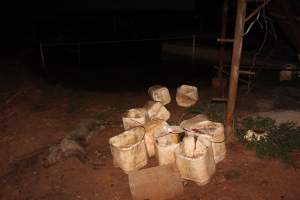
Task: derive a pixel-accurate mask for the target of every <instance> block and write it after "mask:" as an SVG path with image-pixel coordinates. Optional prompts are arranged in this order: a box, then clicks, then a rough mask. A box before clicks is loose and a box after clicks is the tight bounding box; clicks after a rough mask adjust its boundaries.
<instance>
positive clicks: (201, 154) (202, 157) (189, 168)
mask: <svg viewBox="0 0 300 200" xmlns="http://www.w3.org/2000/svg"><path fill="white" fill-rule="evenodd" d="M175 158H176V166H177V168H178V170H179V172H180V175H181V177H182V178H183V179H186V180H191V181H194V182H196V183H197V184H198V185H200V186H201V185H205V184H207V183H208V182H209V181H210V179H211V176H212V175H213V174H214V172H215V169H216V168H215V161H214V158H213V151H212V144H211V141H210V140H209V139H208V138H206V137H203V136H198V137H197V136H196V144H195V149H194V153H193V156H192V157H189V156H187V155H186V152H185V147H184V142H182V143H180V145H179V146H178V147H177V148H176V149H175Z"/></svg>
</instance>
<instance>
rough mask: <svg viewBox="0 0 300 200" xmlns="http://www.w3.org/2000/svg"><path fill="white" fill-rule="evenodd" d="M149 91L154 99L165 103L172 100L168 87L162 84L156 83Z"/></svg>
mask: <svg viewBox="0 0 300 200" xmlns="http://www.w3.org/2000/svg"><path fill="white" fill-rule="evenodd" d="M148 93H149V95H150V97H151V98H152V100H153V101H159V102H161V103H162V104H163V105H166V104H168V103H170V102H171V96H170V93H169V90H168V88H166V87H164V86H161V85H154V86H151V87H150V88H149V89H148Z"/></svg>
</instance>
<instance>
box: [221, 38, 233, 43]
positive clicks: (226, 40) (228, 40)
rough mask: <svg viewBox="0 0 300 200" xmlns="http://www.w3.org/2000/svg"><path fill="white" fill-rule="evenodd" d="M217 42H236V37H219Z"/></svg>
mask: <svg viewBox="0 0 300 200" xmlns="http://www.w3.org/2000/svg"><path fill="white" fill-rule="evenodd" d="M217 42H221V43H224V42H234V39H230V38H218V39H217Z"/></svg>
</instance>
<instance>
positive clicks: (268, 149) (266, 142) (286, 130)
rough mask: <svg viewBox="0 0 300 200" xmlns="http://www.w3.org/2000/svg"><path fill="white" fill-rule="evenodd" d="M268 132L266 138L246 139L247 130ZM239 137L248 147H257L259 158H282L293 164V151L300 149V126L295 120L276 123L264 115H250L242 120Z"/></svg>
mask: <svg viewBox="0 0 300 200" xmlns="http://www.w3.org/2000/svg"><path fill="white" fill-rule="evenodd" d="M249 129H251V130H254V131H259V132H266V133H267V134H268V136H267V137H266V138H265V139H261V140H259V141H258V140H255V139H253V140H252V141H246V140H245V139H244V136H245V134H246V132H247V130H249ZM236 134H237V137H238V138H239V139H240V141H241V142H243V143H244V144H245V145H246V147H247V148H250V149H255V150H256V155H257V156H258V157H259V158H280V159H282V160H283V161H284V162H286V163H289V164H292V165H293V160H292V157H291V152H292V151H293V150H295V149H300V127H298V126H297V125H296V123H294V122H287V123H282V124H276V123H275V121H274V120H272V119H270V118H263V117H248V118H245V119H244V120H243V121H242V128H240V129H237V130H236Z"/></svg>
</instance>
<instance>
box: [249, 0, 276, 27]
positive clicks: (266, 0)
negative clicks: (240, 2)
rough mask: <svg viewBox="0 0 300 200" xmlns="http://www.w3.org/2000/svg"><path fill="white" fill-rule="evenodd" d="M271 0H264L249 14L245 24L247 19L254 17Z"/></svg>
mask: <svg viewBox="0 0 300 200" xmlns="http://www.w3.org/2000/svg"><path fill="white" fill-rule="evenodd" d="M270 1H271V0H265V1H264V2H263V3H262V4H261V5H260V6H258V7H257V8H256V9H255V10H254V11H253V12H252V13H250V14H249V15H248V16H247V17H246V20H245V22H247V21H248V20H249V19H251V18H252V17H254V16H255V15H256V14H257V13H258V12H259V11H260V10H261V9H262V8H264V7H265V6H266V5H267V4H268V3H269V2H270Z"/></svg>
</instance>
